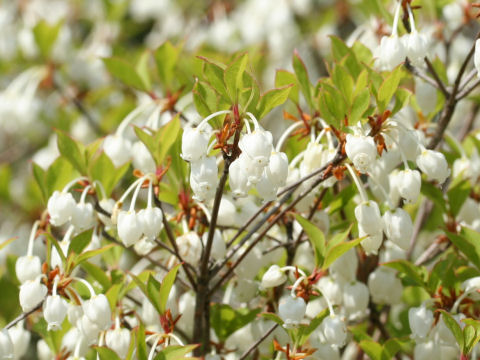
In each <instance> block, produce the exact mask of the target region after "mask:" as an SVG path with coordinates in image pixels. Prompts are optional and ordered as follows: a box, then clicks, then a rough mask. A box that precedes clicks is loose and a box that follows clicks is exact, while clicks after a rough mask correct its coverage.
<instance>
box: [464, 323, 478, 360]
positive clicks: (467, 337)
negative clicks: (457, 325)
mask: <svg viewBox="0 0 480 360" xmlns="http://www.w3.org/2000/svg"><path fill="white" fill-rule="evenodd" d="M463 339H464V349H463V354H465V355H468V354H470V352H471V351H472V350H473V347H474V346H475V345H476V344H477V342H478V336H477V330H476V329H475V327H474V326H472V325H466V326H465V328H464V329H463Z"/></svg>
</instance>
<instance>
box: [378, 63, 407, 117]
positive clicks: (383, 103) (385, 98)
mask: <svg viewBox="0 0 480 360" xmlns="http://www.w3.org/2000/svg"><path fill="white" fill-rule="evenodd" d="M402 76H403V65H399V66H397V67H396V68H395V69H394V70H393V71H392V72H391V73H390V74H389V75H388V76H387V78H386V79H385V80H384V81H383V83H382V85H381V86H380V88H379V89H378V96H377V105H378V110H379V113H383V112H384V111H385V110H386V109H387V106H388V104H389V103H390V100H391V99H392V97H393V95H394V94H395V92H396V91H397V88H398V85H399V84H400V80H401V79H402Z"/></svg>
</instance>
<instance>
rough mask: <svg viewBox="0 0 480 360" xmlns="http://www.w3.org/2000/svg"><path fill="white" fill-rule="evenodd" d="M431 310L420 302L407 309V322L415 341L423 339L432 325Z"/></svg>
mask: <svg viewBox="0 0 480 360" xmlns="http://www.w3.org/2000/svg"><path fill="white" fill-rule="evenodd" d="M433 320H434V318H433V312H432V311H431V310H429V309H427V307H426V306H425V304H422V305H421V306H419V307H412V308H410V310H408V322H409V324H410V330H412V338H413V339H414V340H416V341H419V340H424V339H425V338H426V337H427V335H428V333H429V331H430V329H431V328H432V325H433Z"/></svg>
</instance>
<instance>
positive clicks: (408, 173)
mask: <svg viewBox="0 0 480 360" xmlns="http://www.w3.org/2000/svg"><path fill="white" fill-rule="evenodd" d="M392 185H393V186H395V187H396V188H397V190H398V193H399V195H400V196H401V197H402V198H404V199H405V201H406V202H408V203H413V202H415V201H417V199H418V197H419V196H420V188H421V186H422V179H421V177H420V173H419V172H418V171H417V170H410V169H406V170H400V171H399V172H398V173H397V174H396V175H395V179H394V180H393V184H392Z"/></svg>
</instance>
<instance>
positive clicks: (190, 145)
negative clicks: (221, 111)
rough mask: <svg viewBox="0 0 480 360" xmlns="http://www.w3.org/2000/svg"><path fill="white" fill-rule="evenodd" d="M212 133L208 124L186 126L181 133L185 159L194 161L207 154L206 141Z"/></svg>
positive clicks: (182, 155)
mask: <svg viewBox="0 0 480 360" xmlns="http://www.w3.org/2000/svg"><path fill="white" fill-rule="evenodd" d="M211 134H212V128H211V126H210V125H208V124H205V125H202V126H200V127H195V128H193V127H186V128H185V129H184V130H183V135H182V154H181V155H180V156H181V157H182V159H183V160H185V161H196V160H199V159H200V158H201V157H203V156H206V155H207V149H208V142H209V140H210V136H211Z"/></svg>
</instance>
